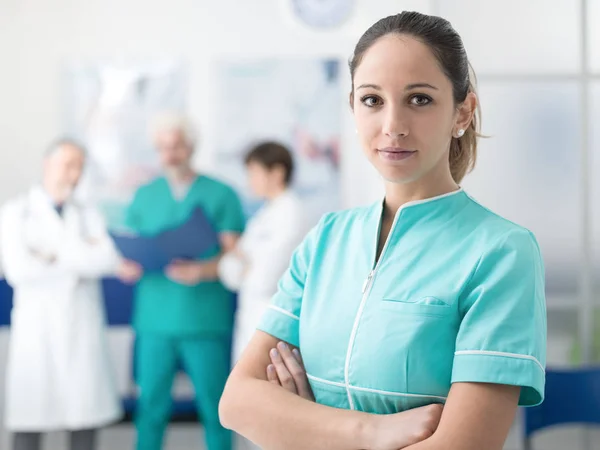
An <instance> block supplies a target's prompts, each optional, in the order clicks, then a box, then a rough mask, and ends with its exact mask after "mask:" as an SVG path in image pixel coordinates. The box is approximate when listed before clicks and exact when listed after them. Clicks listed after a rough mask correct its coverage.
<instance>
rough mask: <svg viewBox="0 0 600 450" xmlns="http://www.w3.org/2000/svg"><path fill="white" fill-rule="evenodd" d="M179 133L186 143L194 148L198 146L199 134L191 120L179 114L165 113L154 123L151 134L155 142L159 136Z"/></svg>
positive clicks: (157, 117) (158, 116) (155, 119)
mask: <svg viewBox="0 0 600 450" xmlns="http://www.w3.org/2000/svg"><path fill="white" fill-rule="evenodd" d="M173 131H178V132H180V133H181V134H182V135H183V138H184V139H185V142H186V143H187V144H188V145H189V146H190V147H192V148H194V147H195V146H196V143H197V139H198V134H197V132H196V128H195V127H194V125H193V124H192V122H191V121H190V120H189V118H188V117H187V116H185V115H183V114H181V113H178V112H173V111H169V112H163V113H161V114H159V115H157V116H156V117H155V118H154V120H153V121H152V124H151V128H150V134H151V136H152V140H153V141H155V140H156V139H157V137H158V135H159V134H161V133H165V132H173Z"/></svg>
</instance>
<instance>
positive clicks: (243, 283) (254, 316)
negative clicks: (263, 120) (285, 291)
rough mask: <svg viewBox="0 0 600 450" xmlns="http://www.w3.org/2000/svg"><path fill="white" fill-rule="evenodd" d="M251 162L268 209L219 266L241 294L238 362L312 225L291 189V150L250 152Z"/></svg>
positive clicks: (253, 184) (255, 187)
mask: <svg viewBox="0 0 600 450" xmlns="http://www.w3.org/2000/svg"><path fill="white" fill-rule="evenodd" d="M245 162H246V168H247V171H248V181H249V184H250V188H251V190H252V192H253V194H254V195H255V196H257V197H259V198H261V199H264V200H266V203H265V205H264V206H263V207H262V208H261V209H260V210H259V211H258V212H257V213H256V215H255V216H254V217H252V219H251V220H250V221H249V222H248V225H247V227H246V231H245V232H244V234H243V235H242V237H241V239H240V241H239V243H238V245H237V247H236V249H235V251H233V252H230V253H227V254H226V255H224V256H223V258H222V259H221V262H220V264H219V276H220V278H221V280H222V282H223V283H224V284H225V286H227V287H228V288H229V289H231V290H234V291H238V308H237V312H236V324H235V331H234V346H233V362H235V361H237V360H238V358H239V357H240V355H241V354H242V352H243V350H244V348H245V347H246V345H247V344H248V342H249V341H250V338H251V337H252V335H253V334H254V331H255V330H256V327H257V326H258V323H259V321H260V318H261V316H262V313H263V312H264V310H265V308H267V307H268V305H269V302H270V300H271V297H272V296H273V295H274V294H275V292H277V283H278V281H279V278H280V277H281V276H282V275H283V273H284V272H285V270H286V268H287V266H288V264H289V260H290V258H291V255H292V252H293V251H294V249H295V248H296V246H297V245H298V244H299V243H300V242H301V241H302V238H303V237H304V235H305V233H306V231H307V226H308V225H309V224H307V223H306V218H305V214H304V212H303V207H302V203H301V201H300V199H299V198H298V197H297V196H296V195H295V194H294V193H293V192H292V191H291V190H290V188H289V187H290V183H291V180H292V176H293V172H294V163H293V159H292V155H291V153H290V152H289V150H288V149H287V148H285V147H284V146H283V145H281V144H278V143H275V142H265V143H262V144H260V145H258V146H256V147H254V148H253V149H252V150H250V152H249V153H248V154H247V155H246V159H245Z"/></svg>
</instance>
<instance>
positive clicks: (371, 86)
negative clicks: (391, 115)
mask: <svg viewBox="0 0 600 450" xmlns="http://www.w3.org/2000/svg"><path fill="white" fill-rule="evenodd" d="M422 88H427V89H433V90H436V91H438V90H439V89H438V88H436V87H435V86H433V85H431V84H429V83H413V84H407V85H406V87H405V88H404V90H405V91H412V90H413V89H422ZM359 89H375V90H377V91H381V86H378V85H377V84H361V85H360V86H358V87H357V88H356V90H357V91H358V90H359Z"/></svg>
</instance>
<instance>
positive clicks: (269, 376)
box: [267, 364, 281, 386]
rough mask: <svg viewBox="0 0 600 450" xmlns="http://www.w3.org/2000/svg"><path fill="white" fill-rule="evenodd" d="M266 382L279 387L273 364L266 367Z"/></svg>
mask: <svg viewBox="0 0 600 450" xmlns="http://www.w3.org/2000/svg"><path fill="white" fill-rule="evenodd" d="M267 380H269V382H271V383H273V384H276V385H277V386H281V383H280V382H279V378H278V377H277V370H275V366H274V365H273V364H269V365H268V366H267Z"/></svg>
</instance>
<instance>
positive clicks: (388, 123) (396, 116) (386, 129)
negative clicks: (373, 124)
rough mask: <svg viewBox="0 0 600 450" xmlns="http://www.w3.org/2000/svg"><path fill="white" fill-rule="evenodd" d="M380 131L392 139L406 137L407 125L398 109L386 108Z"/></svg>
mask: <svg viewBox="0 0 600 450" xmlns="http://www.w3.org/2000/svg"><path fill="white" fill-rule="evenodd" d="M382 131H383V134H385V135H386V136H388V137H389V138H392V139H393V138H398V137H406V136H408V132H409V130H408V123H407V121H406V120H405V118H404V117H403V114H402V112H401V111H400V108H398V107H393V106H390V107H388V109H387V111H386V114H385V118H384V122H383V129H382Z"/></svg>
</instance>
